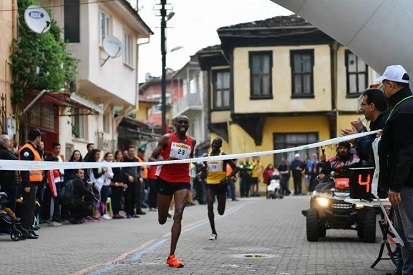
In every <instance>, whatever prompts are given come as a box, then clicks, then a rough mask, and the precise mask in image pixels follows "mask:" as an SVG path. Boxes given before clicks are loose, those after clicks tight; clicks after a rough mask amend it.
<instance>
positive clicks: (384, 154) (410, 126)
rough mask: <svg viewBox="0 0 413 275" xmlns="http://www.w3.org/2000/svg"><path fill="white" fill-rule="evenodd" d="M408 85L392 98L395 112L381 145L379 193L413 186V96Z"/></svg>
mask: <svg viewBox="0 0 413 275" xmlns="http://www.w3.org/2000/svg"><path fill="white" fill-rule="evenodd" d="M410 96H412V92H411V90H410V88H408V87H406V88H403V89H402V90H400V91H398V92H397V93H395V94H394V95H392V96H391V97H390V98H389V103H390V106H391V108H392V109H391V111H390V114H389V116H388V119H387V121H386V125H385V127H384V130H383V135H382V138H381V142H380V147H379V156H380V176H379V192H383V191H385V190H388V188H390V190H392V191H395V192H400V191H401V188H402V186H410V187H413V123H412V121H413V97H410Z"/></svg>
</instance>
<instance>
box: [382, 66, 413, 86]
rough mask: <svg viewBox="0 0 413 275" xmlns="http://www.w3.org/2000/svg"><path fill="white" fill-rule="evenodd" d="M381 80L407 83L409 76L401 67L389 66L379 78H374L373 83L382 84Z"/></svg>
mask: <svg viewBox="0 0 413 275" xmlns="http://www.w3.org/2000/svg"><path fill="white" fill-rule="evenodd" d="M383 80H389V81H394V82H400V83H409V75H408V74H407V72H406V70H405V69H404V68H403V66H402V65H391V66H388V67H387V68H386V70H385V71H384V73H383V74H382V75H381V76H380V77H378V78H376V80H375V82H382V81H383Z"/></svg>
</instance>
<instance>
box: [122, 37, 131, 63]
mask: <svg viewBox="0 0 413 275" xmlns="http://www.w3.org/2000/svg"><path fill="white" fill-rule="evenodd" d="M123 44H124V45H125V50H124V51H125V52H124V55H123V62H124V63H125V64H127V65H129V66H133V44H132V39H131V36H130V35H129V34H128V33H125V34H124V38H123Z"/></svg>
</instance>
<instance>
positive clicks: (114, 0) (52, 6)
mask: <svg viewBox="0 0 413 275" xmlns="http://www.w3.org/2000/svg"><path fill="white" fill-rule="evenodd" d="M0 1H3V0H0ZM118 1H121V0H100V1H94V2H87V3H79V4H63V5H51V6H42V8H46V9H51V8H59V7H67V6H77V5H79V6H80V5H90V4H98V3H105V2H118ZM17 10H18V8H12V9H9V10H0V12H3V11H17Z"/></svg>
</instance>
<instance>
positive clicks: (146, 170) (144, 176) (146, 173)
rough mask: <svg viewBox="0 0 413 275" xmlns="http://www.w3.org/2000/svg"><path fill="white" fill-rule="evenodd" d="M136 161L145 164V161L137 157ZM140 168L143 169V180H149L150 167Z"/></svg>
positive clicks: (143, 166)
mask: <svg viewBox="0 0 413 275" xmlns="http://www.w3.org/2000/svg"><path fill="white" fill-rule="evenodd" d="M136 159H137V160H138V161H139V162H145V160H143V159H141V158H140V157H139V156H136ZM140 167H141V170H142V178H144V179H147V178H148V166H146V165H142V166H140Z"/></svg>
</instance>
